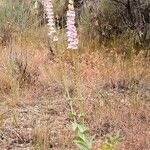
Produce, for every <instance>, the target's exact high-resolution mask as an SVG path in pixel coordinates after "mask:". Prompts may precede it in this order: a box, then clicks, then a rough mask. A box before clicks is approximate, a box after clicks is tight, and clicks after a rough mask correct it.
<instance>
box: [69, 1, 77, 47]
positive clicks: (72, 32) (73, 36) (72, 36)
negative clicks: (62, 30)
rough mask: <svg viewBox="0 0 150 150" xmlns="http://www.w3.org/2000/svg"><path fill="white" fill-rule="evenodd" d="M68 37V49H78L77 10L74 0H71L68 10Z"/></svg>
mask: <svg viewBox="0 0 150 150" xmlns="http://www.w3.org/2000/svg"><path fill="white" fill-rule="evenodd" d="M67 37H68V49H78V37H77V30H76V27H75V10H74V6H73V0H69V5H68V11H67Z"/></svg>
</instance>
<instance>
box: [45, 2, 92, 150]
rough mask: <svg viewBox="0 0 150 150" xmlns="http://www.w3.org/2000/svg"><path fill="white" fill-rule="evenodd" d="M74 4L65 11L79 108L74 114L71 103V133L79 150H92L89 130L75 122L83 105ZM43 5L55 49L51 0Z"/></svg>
mask: <svg viewBox="0 0 150 150" xmlns="http://www.w3.org/2000/svg"><path fill="white" fill-rule="evenodd" d="M73 4H74V2H73V1H72V0H69V5H68V11H67V37H68V49H69V50H70V52H71V57H72V62H73V74H74V79H75V80H74V83H75V85H76V91H77V102H78V108H79V113H76V112H75V111H74V110H73V107H72V103H70V104H71V105H70V106H71V114H72V116H73V120H74V121H73V123H72V127H73V131H74V134H75V137H74V143H75V144H76V145H77V147H78V148H79V149H80V150H91V149H92V140H93V137H92V138H88V137H87V136H86V133H87V131H89V129H88V128H87V127H86V126H85V125H84V121H83V120H82V122H81V121H80V122H79V123H78V121H77V120H81V118H84V115H83V114H84V113H83V112H84V111H83V103H82V101H81V100H82V94H81V89H80V82H79V81H80V79H79V76H78V75H79V74H78V61H77V57H76V53H75V52H77V49H78V37H77V30H76V27H75V11H74V5H73ZM43 5H44V8H45V11H46V13H47V19H48V26H49V36H50V39H51V40H52V41H53V42H55V43H56V48H58V46H57V42H58V37H57V35H56V27H55V23H54V13H53V5H52V0H43ZM57 50H58V57H59V65H60V74H61V78H62V83H63V85H64V88H65V91H66V94H67V97H68V99H69V100H70V101H71V98H70V95H69V92H68V91H69V90H68V87H67V85H66V80H65V71H64V64H63V61H62V56H61V51H60V50H59V48H58V49H57Z"/></svg>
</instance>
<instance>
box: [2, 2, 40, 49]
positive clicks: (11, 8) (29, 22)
mask: <svg viewBox="0 0 150 150" xmlns="http://www.w3.org/2000/svg"><path fill="white" fill-rule="evenodd" d="M0 22H1V26H0V43H1V44H2V45H3V46H7V45H8V44H9V43H10V42H12V41H15V42H16V43H19V42H25V40H26V38H27V37H29V35H28V34H29V33H30V31H31V30H32V31H33V29H34V30H35V29H37V28H38V27H39V22H40V19H39V18H38V14H37V13H36V9H35V8H34V5H33V1H32V0H29V1H19V0H15V1H13V0H4V1H3V2H2V4H1V5H0Z"/></svg>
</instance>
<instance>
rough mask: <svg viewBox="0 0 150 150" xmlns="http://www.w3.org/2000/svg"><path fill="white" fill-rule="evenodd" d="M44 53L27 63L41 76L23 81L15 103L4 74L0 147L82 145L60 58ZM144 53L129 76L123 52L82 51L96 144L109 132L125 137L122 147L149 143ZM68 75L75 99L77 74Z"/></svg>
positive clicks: (41, 149)
mask: <svg viewBox="0 0 150 150" xmlns="http://www.w3.org/2000/svg"><path fill="white" fill-rule="evenodd" d="M39 53H40V54H41V52H39ZM40 56H41V57H42V58H40V57H38V58H37V54H36V55H33V56H32V57H33V58H32V62H30V63H29V66H28V67H29V70H28V72H29V73H30V74H31V75H32V76H34V75H35V72H36V76H37V78H36V80H35V81H34V82H30V83H28V84H25V85H24V84H23V83H22V86H21V87H19V91H18V93H19V94H18V95H19V96H18V97H17V102H16V101H15V104H14V101H13V99H11V94H10V93H11V91H10V89H9V86H8V83H6V81H5V80H4V78H3V77H2V76H1V88H0V89H1V91H0V107H1V108H0V127H1V129H0V149H1V150H32V149H35V150H47V149H51V150H62V149H64V150H76V149H77V148H76V146H75V145H74V144H73V143H72V139H73V133H72V130H71V122H72V120H71V118H70V117H69V112H70V107H69V103H68V100H67V99H66V94H65V92H64V88H63V86H62V84H61V82H60V78H59V70H58V64H57V60H48V59H49V58H47V57H48V55H46V54H45V55H44V56H42V55H40ZM139 58H141V56H139ZM139 58H138V56H136V58H135V59H134V61H133V64H132V65H133V68H134V70H131V72H132V75H129V76H126V71H125V70H126V69H125V68H127V64H126V63H125V62H124V61H122V60H121V58H117V59H114V60H115V61H114V60H112V59H111V57H109V56H107V57H106V56H105V55H103V54H95V53H91V54H90V55H89V54H87V55H86V54H85V55H83V56H81V59H80V67H81V73H80V75H81V91H82V95H83V97H84V110H85V112H86V117H85V124H86V125H87V126H88V127H89V129H90V133H89V134H90V135H96V137H95V139H94V141H93V150H97V149H98V148H101V147H102V145H103V143H104V141H105V139H106V138H108V137H109V136H110V135H111V136H113V135H116V134H118V133H119V135H120V136H121V137H122V139H123V140H122V142H121V143H119V144H118V145H117V146H118V149H120V150H149V149H150V107H149V105H150V82H149V81H150V78H149V75H150V74H149V71H150V70H149V65H148V61H145V60H141V59H139ZM45 60H46V61H45ZM113 61H114V62H113ZM65 65H66V68H67V69H66V70H67V71H66V74H67V76H71V75H70V74H69V72H70V70H71V69H70V68H71V66H70V65H71V64H70V63H68V62H67V61H66V64H65ZM31 68H32V69H31ZM133 68H132V69H133ZM5 69H6V68H5V67H4V64H3V65H1V71H3V72H2V74H3V76H4V72H5ZM33 72H34V73H33ZM129 72H130V71H129ZM2 74H1V75H2ZM5 75H6V74H5ZM5 77H6V76H5ZM130 77H131V78H130ZM34 78H35V76H34ZM129 78H130V79H129ZM67 79H68V80H67V84H68V87H69V91H70V94H71V97H72V99H74V98H75V94H74V93H75V91H74V90H75V89H74V85H73V84H72V78H71V77H70V78H69V77H68V78H67ZM32 80H33V78H32ZM6 85H7V86H8V87H7V86H6ZM4 87H5V88H4ZM6 87H7V88H6ZM74 105H76V102H75V101H74Z"/></svg>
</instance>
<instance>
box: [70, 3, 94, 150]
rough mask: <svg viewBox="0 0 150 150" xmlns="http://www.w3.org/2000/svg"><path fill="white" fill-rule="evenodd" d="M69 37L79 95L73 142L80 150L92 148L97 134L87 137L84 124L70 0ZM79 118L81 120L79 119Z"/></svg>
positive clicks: (76, 46)
mask: <svg viewBox="0 0 150 150" xmlns="http://www.w3.org/2000/svg"><path fill="white" fill-rule="evenodd" d="M67 37H68V49H69V50H70V52H71V57H72V63H73V75H74V76H73V77H74V83H75V87H76V92H77V93H76V96H77V99H76V101H77V105H78V109H79V110H78V111H79V112H78V113H77V112H75V111H74V109H73V106H72V103H71V104H70V106H71V115H72V118H73V120H74V121H73V123H72V129H73V131H74V134H75V136H74V140H73V142H74V143H75V144H76V145H77V147H78V148H79V149H80V150H91V149H92V141H93V139H94V137H95V136H93V137H90V138H89V137H87V132H88V131H89V129H88V128H87V127H86V126H85V125H84V117H85V114H84V104H83V98H82V93H81V86H80V77H79V65H78V62H79V60H78V54H77V49H78V35H77V29H76V27H75V10H74V1H73V0H69V5H68V11H67ZM78 120H79V121H78Z"/></svg>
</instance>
